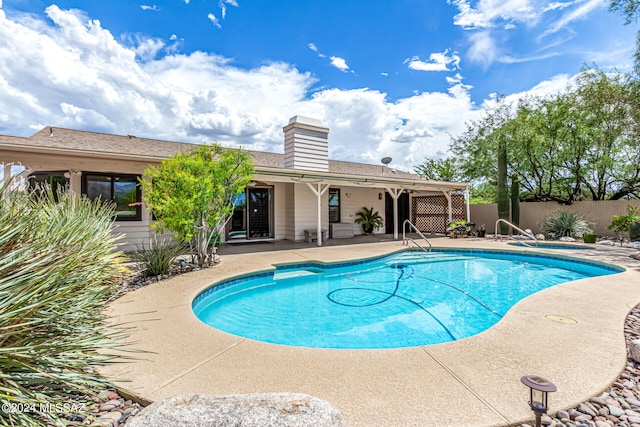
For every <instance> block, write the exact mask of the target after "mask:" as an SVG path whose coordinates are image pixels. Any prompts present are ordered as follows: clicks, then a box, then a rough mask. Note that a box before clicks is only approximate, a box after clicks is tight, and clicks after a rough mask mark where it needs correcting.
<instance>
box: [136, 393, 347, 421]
mask: <svg viewBox="0 0 640 427" xmlns="http://www.w3.org/2000/svg"><path fill="white" fill-rule="evenodd" d="M127 426H130V427H165V426H175V427H179V426H190V427H199V426H202V427H205V426H218V427H225V426H234V427H268V426H289V427H306V426H318V427H324V426H326V427H342V426H346V424H345V421H344V418H343V417H342V415H341V414H340V412H338V410H337V409H336V408H334V407H333V406H332V405H331V404H329V403H328V402H326V401H324V400H321V399H318V398H316V397H313V396H309V395H306V394H301V393H255V394H236V395H229V396H212V395H204V394H183V395H177V396H173V397H170V398H168V399H164V400H161V401H158V402H155V403H153V404H151V405H149V406H147V407H146V408H145V409H143V410H142V411H140V413H138V414H137V415H136V416H135V417H134V418H130V420H129V423H128V424H127Z"/></svg>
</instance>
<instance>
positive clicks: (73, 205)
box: [0, 183, 126, 426]
mask: <svg viewBox="0 0 640 427" xmlns="http://www.w3.org/2000/svg"><path fill="white" fill-rule="evenodd" d="M113 219H114V209H113V207H111V206H108V205H105V204H104V203H102V202H100V201H90V200H88V199H86V198H84V197H80V196H77V195H75V194H73V193H64V192H63V193H57V194H53V192H52V191H51V190H50V189H42V190H40V191H37V192H33V193H31V194H26V193H25V192H22V191H17V190H12V186H11V184H10V183H9V184H4V185H2V186H0V404H2V410H0V425H5V426H6V425H15V426H37V425H52V424H53V425H66V424H67V423H66V422H65V421H66V420H65V419H64V411H67V410H69V411H71V412H78V413H81V412H82V409H83V408H84V407H85V404H86V402H87V400H86V399H87V397H88V396H91V395H94V394H95V393H96V392H97V391H98V390H102V389H104V388H105V387H108V386H109V381H108V380H107V379H105V378H104V377H102V376H101V375H100V374H99V373H98V371H97V368H98V367H100V366H102V365H104V364H106V363H109V362H111V361H114V358H115V356H114V355H113V354H114V352H113V351H112V350H115V349H117V348H118V347H119V346H120V342H121V340H122V339H123V338H124V336H123V334H124V331H123V330H122V329H118V328H114V327H113V326H111V327H108V326H107V325H106V323H105V320H106V315H105V314H104V313H103V307H104V304H105V302H106V301H107V299H108V298H109V295H110V294H111V292H112V290H113V287H114V285H116V284H117V283H119V282H120V281H121V280H122V278H123V275H124V274H125V273H126V268H125V267H124V265H123V263H122V254H121V253H120V252H118V251H116V250H115V249H116V238H114V237H113V235H112V233H111V225H112V222H113ZM99 350H100V351H99Z"/></svg>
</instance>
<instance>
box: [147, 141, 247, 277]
mask: <svg viewBox="0 0 640 427" xmlns="http://www.w3.org/2000/svg"><path fill="white" fill-rule="evenodd" d="M253 173H254V165H253V161H252V159H251V155H250V154H249V153H248V152H246V151H243V150H240V149H230V148H222V147H220V146H219V145H217V144H213V145H201V146H196V147H194V148H193V149H192V150H191V151H189V152H186V153H181V154H177V155H175V156H173V157H170V158H168V159H165V160H163V161H162V163H161V164H160V166H157V167H156V166H149V167H148V168H147V169H145V171H144V177H143V179H142V181H141V183H142V191H143V196H142V197H143V201H144V203H145V204H146V206H147V207H149V209H150V210H151V211H152V212H153V214H154V215H155V218H156V222H155V223H154V224H153V225H152V227H154V229H156V230H157V231H160V232H163V231H165V230H168V231H171V232H174V233H176V236H177V237H178V238H179V239H180V240H181V241H183V242H185V243H189V245H190V247H191V251H192V255H194V256H195V257H196V259H197V262H198V265H200V266H202V265H204V264H205V263H207V262H210V259H211V254H210V251H209V247H210V246H211V243H212V240H213V239H214V236H213V234H214V233H221V232H222V230H223V228H224V225H225V224H226V223H227V221H228V220H229V218H230V217H231V214H232V213H233V200H234V197H233V196H235V195H237V194H240V193H241V192H242V191H244V189H245V187H246V186H247V185H248V184H249V182H250V181H251V179H252V178H253ZM213 241H215V240H213Z"/></svg>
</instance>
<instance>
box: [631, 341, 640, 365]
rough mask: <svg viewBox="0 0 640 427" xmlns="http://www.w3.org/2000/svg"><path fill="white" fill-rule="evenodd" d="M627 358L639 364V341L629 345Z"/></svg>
mask: <svg viewBox="0 0 640 427" xmlns="http://www.w3.org/2000/svg"><path fill="white" fill-rule="evenodd" d="M629 357H631V358H632V359H633V360H635V361H636V362H638V363H640V340H633V341H631V342H630V343H629Z"/></svg>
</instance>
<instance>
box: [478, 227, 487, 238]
mask: <svg viewBox="0 0 640 427" xmlns="http://www.w3.org/2000/svg"><path fill="white" fill-rule="evenodd" d="M486 233H487V227H486V225H484V224H480V226H479V227H478V237H484V236H485V234H486Z"/></svg>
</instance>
